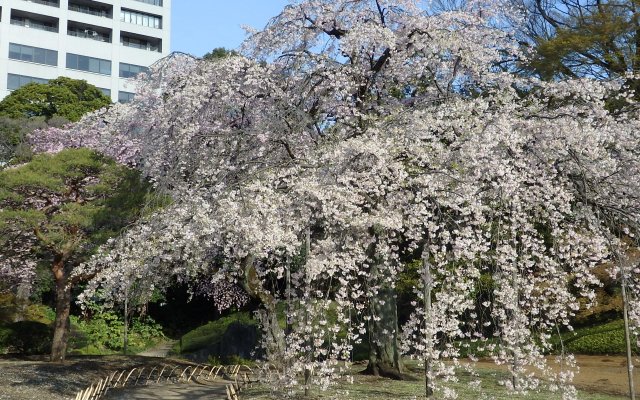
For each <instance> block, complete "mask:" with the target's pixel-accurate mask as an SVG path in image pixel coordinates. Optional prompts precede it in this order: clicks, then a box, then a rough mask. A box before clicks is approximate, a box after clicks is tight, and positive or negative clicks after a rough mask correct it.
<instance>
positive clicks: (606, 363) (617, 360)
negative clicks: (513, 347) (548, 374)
mask: <svg viewBox="0 0 640 400" xmlns="http://www.w3.org/2000/svg"><path fill="white" fill-rule="evenodd" d="M548 359H549V365H553V363H554V360H553V358H551V357H549V358H548ZM576 362H577V364H578V367H579V368H580V371H579V372H578V373H577V374H576V375H575V377H574V379H573V383H574V384H575V386H576V387H577V388H578V389H581V390H584V391H587V392H593V393H604V394H613V395H628V394H629V381H628V376H627V359H626V358H625V357H622V356H606V355H604V356H583V355H578V356H576ZM479 366H482V367H483V368H490V369H499V370H504V369H505V368H506V367H505V366H497V365H495V364H494V363H493V361H491V360H482V361H480V363H479ZM634 366H635V369H634V384H635V387H636V391H637V390H638V389H639V388H640V359H638V358H636V359H635V363H634Z"/></svg>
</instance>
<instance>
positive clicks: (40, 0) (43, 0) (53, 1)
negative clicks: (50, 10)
mask: <svg viewBox="0 0 640 400" xmlns="http://www.w3.org/2000/svg"><path fill="white" fill-rule="evenodd" d="M24 1H27V2H29V3H36V4H44V5H45V6H51V7H57V8H60V1H58V0H24Z"/></svg>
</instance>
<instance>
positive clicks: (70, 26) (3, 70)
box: [0, 0, 171, 101]
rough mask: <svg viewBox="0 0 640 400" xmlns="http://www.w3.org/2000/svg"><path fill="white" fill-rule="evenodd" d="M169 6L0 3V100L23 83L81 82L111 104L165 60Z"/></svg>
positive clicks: (163, 2)
mask: <svg viewBox="0 0 640 400" xmlns="http://www.w3.org/2000/svg"><path fill="white" fill-rule="evenodd" d="M170 26H171V0H100V1H93V0H0V98H2V97H4V96H6V95H7V94H9V93H10V92H11V91H12V90H15V89H17V88H19V87H20V86H23V85H25V84H27V83H29V82H39V83H45V82H47V81H48V80H49V79H54V78H57V77H58V76H67V77H70V78H74V79H84V80H86V81H87V82H89V83H91V84H93V85H95V86H97V87H98V88H100V89H101V90H102V91H103V92H104V93H105V94H107V95H109V96H110V97H111V99H112V100H113V101H129V100H130V99H131V98H132V97H133V90H134V88H133V85H132V83H131V82H130V78H131V77H134V76H135V75H136V74H137V73H139V72H142V71H144V70H146V68H147V67H148V66H150V65H151V64H153V63H154V62H155V61H157V60H158V59H160V58H162V57H165V56H166V55H168V54H169V49H170Z"/></svg>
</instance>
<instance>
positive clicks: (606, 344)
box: [556, 319, 638, 355]
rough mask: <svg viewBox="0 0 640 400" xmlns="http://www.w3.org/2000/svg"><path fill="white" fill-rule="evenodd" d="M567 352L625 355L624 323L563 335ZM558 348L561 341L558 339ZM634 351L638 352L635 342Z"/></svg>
mask: <svg viewBox="0 0 640 400" xmlns="http://www.w3.org/2000/svg"><path fill="white" fill-rule="evenodd" d="M562 338H563V340H564V346H565V350H566V351H568V352H570V353H575V354H609V355H611V354H624V353H625V352H626V347H625V346H626V343H625V338H624V322H623V321H622V320H621V319H619V320H615V321H611V322H608V323H605V324H601V325H596V326H591V327H586V328H580V329H576V330H575V331H574V332H566V333H564V334H563V335H562ZM556 343H557V344H556V348H559V344H560V342H559V340H557V339H556ZM632 349H633V351H634V352H636V354H637V352H638V346H637V343H636V341H635V340H632Z"/></svg>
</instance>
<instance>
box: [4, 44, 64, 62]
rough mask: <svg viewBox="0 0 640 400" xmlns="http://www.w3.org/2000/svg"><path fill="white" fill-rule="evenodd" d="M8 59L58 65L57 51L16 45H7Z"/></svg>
mask: <svg viewBox="0 0 640 400" xmlns="http://www.w3.org/2000/svg"><path fill="white" fill-rule="evenodd" d="M9 58H11V59H12V60H20V61H29V62H34V63H38V64H46V65H53V66H57V65H58V52H57V51H55V50H47V49H41V48H40V47H31V46H23V45H21V44H16V43H9Z"/></svg>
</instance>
